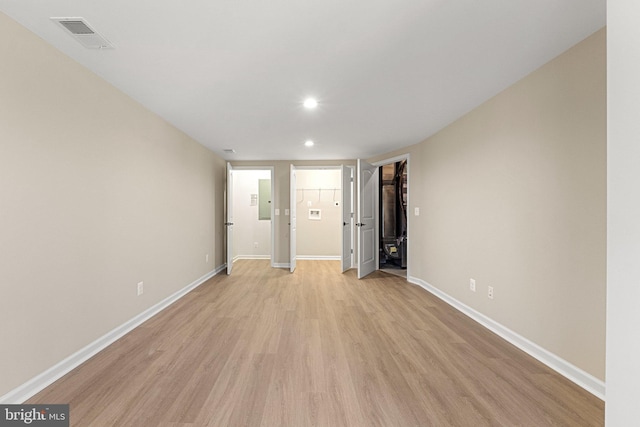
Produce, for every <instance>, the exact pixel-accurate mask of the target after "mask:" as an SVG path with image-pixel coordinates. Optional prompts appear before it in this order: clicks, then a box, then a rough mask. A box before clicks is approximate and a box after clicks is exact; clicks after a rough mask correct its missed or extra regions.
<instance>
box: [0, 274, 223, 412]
mask: <svg viewBox="0 0 640 427" xmlns="http://www.w3.org/2000/svg"><path fill="white" fill-rule="evenodd" d="M226 268H227V265H226V264H223V265H221V266H219V267H217V268H216V269H215V270H213V271H211V272H209V273H207V274H205V275H204V276H202V277H200V278H198V279H196V280H195V281H194V282H192V283H191V284H189V285H187V286H185V287H184V288H182V289H180V290H179V291H178V292H176V293H174V294H172V295H170V296H168V297H167V298H165V299H163V300H162V301H160V302H159V303H157V304H155V305H154V306H152V307H150V308H148V309H147V310H145V311H143V312H142V313H140V314H138V315H137V316H135V317H134V318H132V319H130V320H128V321H127V322H125V323H123V324H122V325H120V326H118V327H117V328H115V329H113V330H112V331H110V332H108V333H106V334H105V335H103V336H101V337H100V338H98V339H97V340H95V341H94V342H92V343H90V344H89V345H87V346H85V347H84V348H82V349H80V350H78V351H77V352H75V353H74V354H72V355H71V356H69V357H67V358H66V359H64V360H62V361H60V362H58V363H57V364H55V365H54V366H52V367H51V368H49V369H47V370H46V371H44V372H42V373H41V374H39V375H37V376H35V377H33V378H32V379H30V380H29V381H27V382H26V383H24V384H22V385H21V386H18V387H16V388H15V389H13V390H11V391H10V392H9V393H7V394H5V395H4V396H2V397H0V404H3V405H8V404H20V403H23V402H24V401H26V400H27V399H29V398H30V397H32V396H33V395H35V394H36V393H38V392H40V391H42V390H43V389H44V388H45V387H47V386H49V385H51V384H52V383H53V382H55V381H56V380H58V379H60V378H61V377H63V376H64V375H66V374H67V373H69V372H70V371H71V370H73V369H75V368H76V367H78V366H80V365H81V364H82V363H84V362H86V361H87V360H89V359H90V358H91V357H93V356H94V355H96V354H97V353H98V352H100V351H102V350H104V349H105V348H106V347H107V346H109V345H111V344H113V343H114V342H115V341H116V340H118V339H119V338H121V337H123V336H124V335H126V334H127V333H129V332H131V331H132V330H133V329H135V328H136V327H138V326H139V325H141V324H142V323H144V322H146V321H147V320H149V319H150V318H152V317H153V316H155V315H156V314H158V313H159V312H161V311H162V310H164V309H165V308H167V307H168V306H170V305H171V304H173V303H174V302H176V301H178V300H179V299H180V298H182V297H183V296H185V295H186V294H187V293H189V292H190V291H192V290H193V289H195V288H197V287H198V286H200V285H201V284H203V283H204V282H206V281H207V280H209V279H210V278H211V277H213V276H215V275H216V274H218V273H220V272H221V271H224V270H225V269H226Z"/></svg>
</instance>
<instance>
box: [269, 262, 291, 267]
mask: <svg viewBox="0 0 640 427" xmlns="http://www.w3.org/2000/svg"><path fill="white" fill-rule="evenodd" d="M273 268H291V264H289V263H288V262H276V263H274V264H273Z"/></svg>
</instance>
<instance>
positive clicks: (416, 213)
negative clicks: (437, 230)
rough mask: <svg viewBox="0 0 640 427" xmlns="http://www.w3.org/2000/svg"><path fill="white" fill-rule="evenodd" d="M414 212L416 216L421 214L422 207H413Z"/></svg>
mask: <svg viewBox="0 0 640 427" xmlns="http://www.w3.org/2000/svg"><path fill="white" fill-rule="evenodd" d="M413 214H414V215H415V216H419V215H420V208H413Z"/></svg>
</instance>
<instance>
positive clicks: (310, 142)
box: [304, 139, 313, 147]
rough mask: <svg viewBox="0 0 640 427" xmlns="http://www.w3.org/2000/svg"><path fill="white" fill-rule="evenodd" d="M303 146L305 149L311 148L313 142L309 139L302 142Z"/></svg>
mask: <svg viewBox="0 0 640 427" xmlns="http://www.w3.org/2000/svg"><path fill="white" fill-rule="evenodd" d="M304 146H305V147H313V141H312V140H310V139H307V140H306V141H305V142H304Z"/></svg>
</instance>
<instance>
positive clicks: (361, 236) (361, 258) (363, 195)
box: [356, 159, 378, 279]
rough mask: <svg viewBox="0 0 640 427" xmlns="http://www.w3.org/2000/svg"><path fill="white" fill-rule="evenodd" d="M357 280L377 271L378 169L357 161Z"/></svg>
mask: <svg viewBox="0 0 640 427" xmlns="http://www.w3.org/2000/svg"><path fill="white" fill-rule="evenodd" d="M357 174H358V223H357V224H356V227H358V228H357V230H358V279H361V278H363V277H364V276H366V275H368V274H370V273H372V272H373V271H375V270H377V264H378V256H377V255H378V254H377V249H378V245H377V239H376V234H377V233H376V230H377V227H376V219H377V216H378V215H377V210H378V168H377V167H376V166H373V165H371V164H369V163H367V162H365V161H363V160H360V159H358V172H357Z"/></svg>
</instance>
